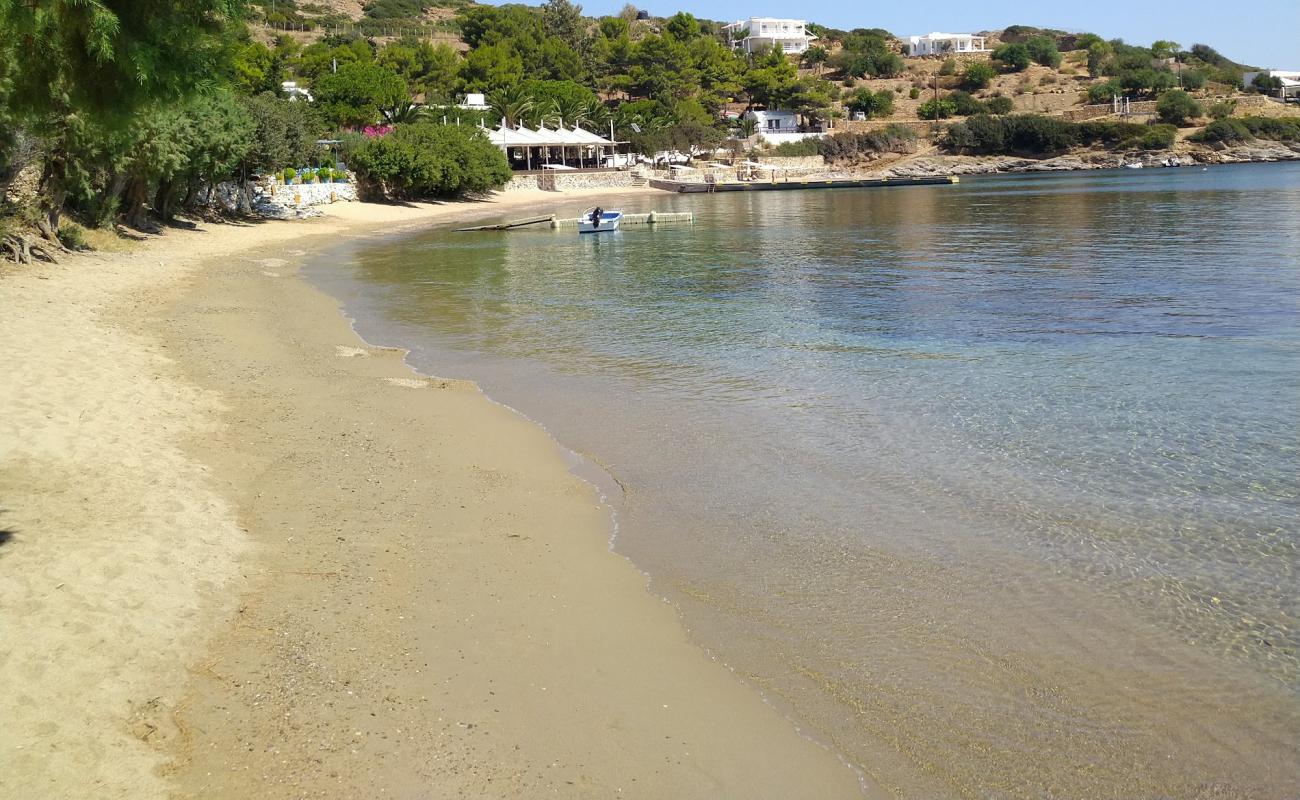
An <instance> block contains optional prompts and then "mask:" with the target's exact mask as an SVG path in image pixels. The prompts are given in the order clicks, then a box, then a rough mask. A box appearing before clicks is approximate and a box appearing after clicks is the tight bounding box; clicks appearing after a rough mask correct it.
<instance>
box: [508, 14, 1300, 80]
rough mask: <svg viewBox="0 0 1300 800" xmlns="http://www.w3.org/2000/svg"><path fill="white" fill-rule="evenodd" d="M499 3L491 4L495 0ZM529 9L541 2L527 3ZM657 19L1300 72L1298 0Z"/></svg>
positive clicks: (705, 16) (726, 15)
mask: <svg viewBox="0 0 1300 800" xmlns="http://www.w3.org/2000/svg"><path fill="white" fill-rule="evenodd" d="M495 1H496V0H494V2H495ZM524 2H528V3H529V4H530V5H531V4H535V3H540V2H541V0H524ZM573 2H574V3H577V4H580V5H582V7H583V11H584V13H586V14H588V15H591V16H600V15H604V14H615V13H618V11H619V9H621V8H622V7H623V5H624V4H625V3H626V2H627V0H586V2H583V0H573ZM633 5H635V6H637V8H644V9H645V10H647V11H649V12H650V13H651V14H654V15H656V16H669V15H671V14H674V13H676V12H677V11H689V12H690V13H692V14H694V15H695V16H697V17H702V18H704V19H715V20H737V19H742V18H745V17H793V18H798V19H806V20H808V21H809V22H817V23H820V24H822V25H826V26H828V27H831V28H840V29H843V30H850V29H852V28H884V29H885V30H887V31H889V32H890V33H893V34H894V35H896V36H907V35H912V34H919V33H929V32H930V31H944V32H947V33H974V32H976V31H981V30H1001V29H1003V28H1005V27H1007V26H1008V25H1035V26H1038V27H1044V28H1058V29H1061V30H1067V31H1078V32H1082V31H1091V32H1093V33H1097V34H1100V35H1101V36H1103V37H1104V38H1106V39H1114V38H1117V37H1118V38H1122V39H1123V40H1124V41H1126V42H1130V43H1132V44H1140V45H1144V46H1145V45H1149V44H1151V42H1153V41H1155V40H1157V39H1169V40H1172V41H1175V42H1178V43H1180V44H1182V45H1183V47H1191V46H1192V45H1193V44H1195V43H1202V44H1208V45H1210V46H1211V47H1213V48H1214V49H1216V50H1218V51H1219V52H1220V53H1223V54H1224V55H1225V56H1227V57H1228V58H1231V59H1232V60H1233V61H1237V62H1240V63H1244V64H1252V65H1255V66H1260V67H1265V68H1272V69H1293V70H1300V0H1249V1H1248V2H1243V3H1241V4H1240V5H1235V4H1226V3H1223V2H1213V3H1212V2H1209V0H1180V1H1179V2H1177V3H1174V2H1170V0H1164V1H1163V2H1160V1H1159V0H1157V2H1152V1H1151V0H1146V2H1140V1H1139V2H1133V0H1093V1H1092V2H1089V0H1084V2H1082V3H1078V2H1064V3H1045V2H1037V3H1030V4H1026V3H1024V2H1023V0H983V2H970V0H965V2H957V1H956V0H936V1H933V2H928V3H913V2H892V3H872V4H867V3H864V2H862V0H754V2H745V0H641V1H640V2H637V1H636V0H633Z"/></svg>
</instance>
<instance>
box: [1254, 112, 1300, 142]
mask: <svg viewBox="0 0 1300 800" xmlns="http://www.w3.org/2000/svg"><path fill="white" fill-rule="evenodd" d="M1241 122H1242V124H1243V125H1245V126H1246V130H1248V131H1250V132H1251V133H1252V134H1253V135H1255V136H1258V137H1259V138H1261V139H1272V140H1273V141H1277V142H1295V141H1300V120H1297V119H1295V118H1294V117H1243V118H1242V120H1241Z"/></svg>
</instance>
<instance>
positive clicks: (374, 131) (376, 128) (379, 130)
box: [361, 125, 393, 139]
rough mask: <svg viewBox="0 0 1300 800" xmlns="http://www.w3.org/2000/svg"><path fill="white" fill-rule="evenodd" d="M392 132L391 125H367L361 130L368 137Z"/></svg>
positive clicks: (371, 137) (373, 137) (377, 136)
mask: <svg viewBox="0 0 1300 800" xmlns="http://www.w3.org/2000/svg"><path fill="white" fill-rule="evenodd" d="M392 132H393V126H392V125H367V126H366V127H365V129H364V130H362V131H361V133H363V134H364V135H365V136H366V138H368V139H378V138H379V137H380V136H387V135H388V134H390V133H392Z"/></svg>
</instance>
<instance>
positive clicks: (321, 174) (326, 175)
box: [316, 167, 334, 183]
mask: <svg viewBox="0 0 1300 800" xmlns="http://www.w3.org/2000/svg"><path fill="white" fill-rule="evenodd" d="M333 177H334V170H332V169H330V168H329V167H321V168H320V169H318V170H316V180H318V181H320V182H321V183H329V182H330V180H331V179H332V178H333Z"/></svg>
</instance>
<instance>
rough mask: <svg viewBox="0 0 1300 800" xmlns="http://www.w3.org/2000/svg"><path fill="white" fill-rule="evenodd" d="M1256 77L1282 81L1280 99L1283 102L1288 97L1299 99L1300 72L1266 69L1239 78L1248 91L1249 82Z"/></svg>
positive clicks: (1247, 73) (1244, 74)
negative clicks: (1261, 76) (1260, 76)
mask: <svg viewBox="0 0 1300 800" xmlns="http://www.w3.org/2000/svg"><path fill="white" fill-rule="evenodd" d="M1256 75H1267V76H1269V77H1270V78H1277V79H1278V80H1280V81H1282V91H1281V97H1282V99H1283V100H1285V99H1286V98H1288V97H1300V72H1295V71H1292V70H1286V69H1266V70H1262V71H1257V72H1246V73H1243V74H1242V76H1241V85H1242V87H1243V88H1246V89H1249V88H1250V85H1251V82H1252V81H1254V80H1255V76H1256Z"/></svg>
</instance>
